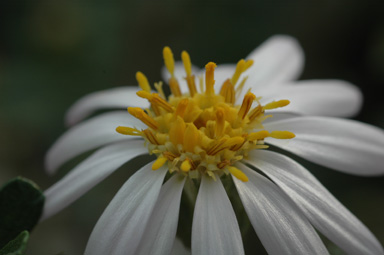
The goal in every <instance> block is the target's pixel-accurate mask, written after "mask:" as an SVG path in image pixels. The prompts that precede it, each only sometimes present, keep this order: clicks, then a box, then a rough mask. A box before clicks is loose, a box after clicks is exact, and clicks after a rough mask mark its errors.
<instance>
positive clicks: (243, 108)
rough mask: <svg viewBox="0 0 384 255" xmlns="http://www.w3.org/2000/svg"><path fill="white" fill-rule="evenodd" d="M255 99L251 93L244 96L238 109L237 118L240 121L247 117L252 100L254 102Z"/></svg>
mask: <svg viewBox="0 0 384 255" xmlns="http://www.w3.org/2000/svg"><path fill="white" fill-rule="evenodd" d="M255 99H256V96H255V95H254V94H253V93H252V92H248V93H247V94H246V95H245V96H244V99H243V103H242V105H241V107H240V110H239V113H238V116H239V117H240V118H241V119H244V118H245V116H246V115H247V113H248V111H249V109H251V106H252V103H253V100H255Z"/></svg>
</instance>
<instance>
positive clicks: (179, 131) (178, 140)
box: [169, 116, 185, 146]
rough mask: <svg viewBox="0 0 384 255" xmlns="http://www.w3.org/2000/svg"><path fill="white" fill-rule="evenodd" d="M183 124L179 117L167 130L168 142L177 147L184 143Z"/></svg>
mask: <svg viewBox="0 0 384 255" xmlns="http://www.w3.org/2000/svg"><path fill="white" fill-rule="evenodd" d="M184 131H185V122H184V120H183V119H182V118H180V116H178V117H177V118H176V121H175V122H173V123H172V124H171V128H170V129H169V140H170V141H171V142H172V143H173V144H174V145H175V146H177V145H178V144H183V141H184Z"/></svg>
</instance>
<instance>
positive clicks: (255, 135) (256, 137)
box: [247, 130, 269, 141]
mask: <svg viewBox="0 0 384 255" xmlns="http://www.w3.org/2000/svg"><path fill="white" fill-rule="evenodd" d="M268 136H269V132H268V131H267V130H261V131H258V132H254V133H250V134H249V135H248V136H247V139H248V140H249V141H254V140H262V139H264V138H266V137H268Z"/></svg>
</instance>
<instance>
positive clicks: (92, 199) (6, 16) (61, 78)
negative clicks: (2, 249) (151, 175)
mask: <svg viewBox="0 0 384 255" xmlns="http://www.w3.org/2000/svg"><path fill="white" fill-rule="evenodd" d="M383 11H384V4H382V1H367V0H364V1H363V0H356V1H347V0H336V1H332V0H326V1H321V2H320V1H298V0H291V1H267V0H264V1H237V2H236V3H235V1H211V2H209V1H202V0H198V1H192V0H187V1H170V0H168V1H167V0H166V1H161V2H160V1H154V0H144V1H138V0H134V1H128V0H127V1H122V0H121V1H117V0H114V1H101V0H93V1H90V0H89V1H86V0H55V1H51V0H29V1H27V0H0V185H1V184H3V183H4V182H6V181H7V180H9V179H10V178H13V177H15V176H18V175H22V176H24V177H27V178H30V179H32V180H34V181H35V182H36V183H37V184H38V185H39V186H40V187H41V188H42V189H47V188H48V187H49V186H50V185H52V184H53V183H54V182H55V181H57V180H58V179H60V177H62V176H63V175H65V173H66V172H68V171H69V170H70V168H71V167H73V166H74V165H75V164H76V163H77V162H78V161H79V160H80V159H77V160H74V161H73V162H71V163H69V164H66V165H65V166H64V167H63V168H61V170H60V172H59V173H58V174H57V175H56V176H53V177H50V176H48V175H46V174H45V172H44V167H43V159H44V154H45V152H46V151H47V150H48V148H49V147H50V145H51V144H52V143H53V142H54V141H55V139H57V138H58V137H59V136H60V134H62V133H63V132H64V131H65V126H64V124H63V117H64V114H65V112H66V109H67V108H68V107H69V106H70V105H71V104H72V103H73V102H74V101H75V100H76V99H78V98H80V97H81V96H83V95H86V94H87V93H90V92H93V91H96V90H102V89H107V88H112V87H115V86H123V85H135V84H136V81H135V73H136V71H138V70H140V71H143V72H144V73H145V74H146V75H147V76H148V78H149V80H150V81H151V82H155V81H158V80H160V79H161V77H160V68H161V67H162V65H163V64H162V48H163V47H164V46H165V45H168V46H170V47H171V48H172V49H173V51H174V52H175V56H179V53H180V52H181V50H184V49H185V50H187V51H188V52H189V53H190V54H191V58H192V61H193V62H194V64H197V65H199V66H202V65H204V64H205V63H206V62H207V61H210V60H212V61H215V62H217V63H224V62H237V61H238V60H239V59H240V58H243V57H245V56H246V55H247V54H248V53H249V52H251V51H252V50H253V49H254V48H255V47H257V46H258V45H259V44H261V43H262V42H263V41H265V40H266V39H267V38H268V37H270V36H272V35H274V34H288V35H292V36H294V37H296V38H297V39H298V40H299V42H300V43H301V45H302V47H303V49H304V52H305V55H306V65H305V70H304V73H303V75H302V77H301V79H317V78H318V79H328V78H336V79H343V80H348V81H350V82H352V83H354V84H356V85H357V86H359V87H360V89H361V90H362V92H363V93H364V96H365V103H364V106H363V109H362V111H361V113H360V114H359V115H358V116H356V119H357V120H360V121H364V122H367V123H370V124H373V125H376V126H379V127H380V128H384V115H383V112H384V103H383V96H384V95H383V92H382V89H383V85H384V15H383ZM300 162H301V163H303V164H305V165H306V166H307V167H308V168H310V169H311V171H312V172H313V173H314V174H315V176H316V177H317V178H318V179H319V180H320V181H321V182H322V183H323V184H324V185H325V186H326V187H327V188H328V189H329V190H330V191H331V192H332V193H333V194H334V195H335V196H336V197H337V198H338V199H339V200H340V201H341V202H342V203H343V204H344V205H346V207H347V208H349V209H350V210H351V211H352V212H353V213H354V214H355V215H356V216H357V217H358V218H359V219H361V220H362V221H363V222H364V223H365V224H366V225H367V226H368V227H369V228H370V229H371V230H372V232H373V233H374V234H375V235H376V236H377V238H378V239H379V240H380V242H381V243H382V244H384V217H383V216H384V205H383V204H384V203H383V202H384V177H379V178H364V177H355V176H350V175H346V174H342V173H338V172H335V171H332V170H329V169H324V168H321V167H319V166H316V165H314V164H310V163H308V162H304V161H300ZM135 167H136V168H137V166H136V165H132V164H131V165H129V166H125V167H123V168H121V169H120V170H119V171H117V172H116V173H115V174H113V175H112V176H111V177H109V178H108V179H107V180H106V181H104V182H102V183H101V184H100V185H98V186H97V187H96V188H95V189H93V190H92V191H90V192H89V193H88V194H86V195H85V196H83V197H82V198H81V199H79V200H78V201H77V202H75V203H74V204H72V205H71V206H69V207H68V208H67V209H65V210H64V211H62V212H60V213H59V214H57V215H56V216H54V217H53V218H51V219H48V220H46V221H45V222H43V223H41V224H40V225H38V226H37V227H36V228H35V230H34V231H33V232H32V236H31V239H30V242H29V245H28V251H27V254H59V253H61V254H82V252H83V251H84V247H85V245H86V242H87V238H88V236H89V234H90V232H91V230H92V227H93V226H94V224H95V223H96V221H97V219H98V217H99V216H100V214H101V213H102V211H103V209H104V208H105V206H106V205H107V203H108V201H110V199H111V198H112V197H113V195H114V194H115V192H116V191H117V190H118V188H119V187H120V186H121V185H122V183H123V182H124V181H125V180H126V179H127V178H128V176H129V175H130V174H131V172H132V171H131V170H130V169H132V168H135ZM383 167H384V166H383ZM327 245H328V247H329V248H330V249H331V251H332V253H333V254H342V253H341V252H340V251H339V250H338V249H337V248H336V247H334V246H333V245H332V244H331V243H329V242H327ZM263 253H264V251H263V250H262V249H261V251H260V254H263Z"/></svg>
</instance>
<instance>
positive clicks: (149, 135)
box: [143, 129, 159, 145]
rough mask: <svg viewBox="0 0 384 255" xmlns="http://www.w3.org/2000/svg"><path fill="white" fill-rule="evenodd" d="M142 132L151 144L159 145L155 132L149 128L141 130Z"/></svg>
mask: <svg viewBox="0 0 384 255" xmlns="http://www.w3.org/2000/svg"><path fill="white" fill-rule="evenodd" d="M143 133H144V135H145V137H146V138H147V139H148V141H149V142H150V143H151V144H156V145H159V141H158V140H157V138H156V136H155V134H154V133H153V132H152V131H151V130H149V129H145V130H143Z"/></svg>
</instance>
